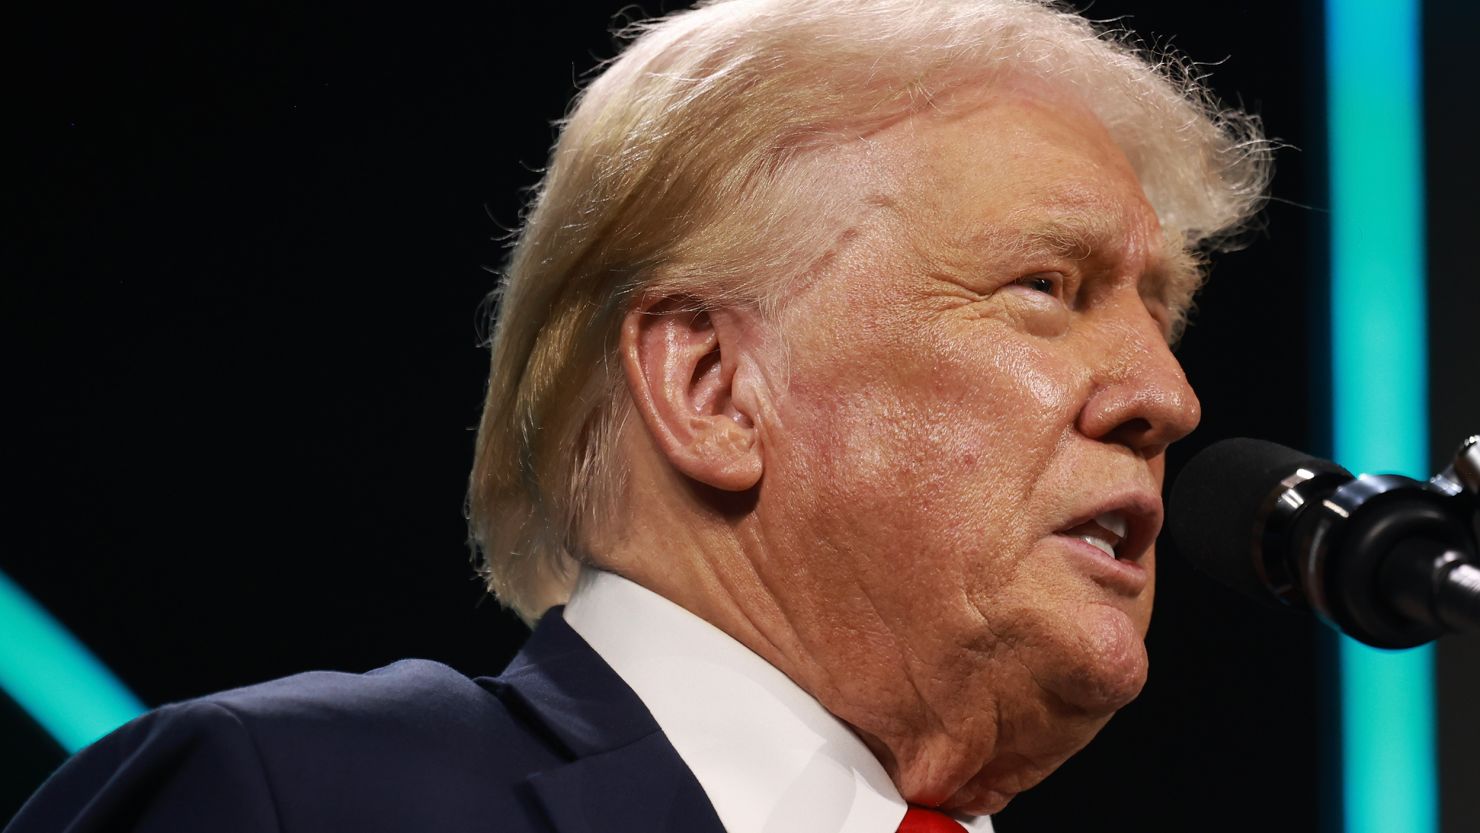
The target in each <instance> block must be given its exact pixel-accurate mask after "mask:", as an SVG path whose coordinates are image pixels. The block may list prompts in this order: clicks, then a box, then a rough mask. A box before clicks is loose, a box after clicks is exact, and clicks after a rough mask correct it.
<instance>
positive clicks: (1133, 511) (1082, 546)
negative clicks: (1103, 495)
mask: <svg viewBox="0 0 1480 833" xmlns="http://www.w3.org/2000/svg"><path fill="white" fill-rule="evenodd" d="M1106 512H1120V513H1121V514H1122V515H1124V516H1125V520H1126V533H1125V538H1124V540H1122V541H1121V542H1120V545H1119V546H1118V547H1116V553H1117V556H1118V557H1116V558H1110V557H1109V556H1107V555H1105V553H1103V552H1101V551H1100V550H1099V549H1098V548H1097V547H1095V546H1093V545H1091V544H1087V543H1085V542H1084V541H1081V540H1079V538H1078V537H1076V536H1073V535H1069V534H1067V533H1065V532H1064V530H1067V529H1073V528H1074V527H1076V526H1079V525H1080V524H1083V523H1086V522H1088V521H1092V520H1094V519H1095V518H1097V517H1099V516H1100V515H1103V514H1105V513H1106ZM1161 524H1162V505H1161V496H1160V495H1158V494H1155V493H1151V492H1143V491H1131V492H1124V493H1121V494H1117V495H1114V496H1112V497H1109V498H1107V499H1105V500H1104V501H1103V502H1102V503H1099V504H1097V505H1096V506H1095V507H1094V508H1093V509H1090V510H1088V511H1086V512H1084V513H1082V514H1080V515H1077V516H1075V517H1074V518H1071V519H1070V520H1069V521H1068V522H1067V523H1064V524H1061V525H1059V526H1058V528H1057V529H1056V530H1055V532H1054V533H1053V537H1055V538H1057V539H1059V540H1060V541H1062V542H1063V543H1064V545H1065V546H1066V547H1068V549H1069V550H1070V551H1071V552H1073V553H1075V555H1076V556H1077V557H1078V559H1079V561H1080V562H1081V563H1082V564H1083V565H1084V568H1085V571H1086V572H1088V573H1089V574H1090V575H1091V577H1092V578H1094V579H1095V580H1097V581H1099V582H1101V583H1104V584H1107V585H1111V586H1113V587H1114V588H1115V589H1117V590H1121V591H1123V592H1126V593H1130V594H1138V593H1140V592H1141V591H1142V590H1144V589H1146V584H1147V581H1148V580H1149V579H1150V575H1149V573H1148V571H1147V569H1146V565H1145V564H1143V563H1142V562H1143V561H1144V560H1145V558H1146V554H1147V553H1149V552H1150V551H1151V545H1152V544H1154V543H1155V542H1156V536H1157V533H1159V532H1161Z"/></svg>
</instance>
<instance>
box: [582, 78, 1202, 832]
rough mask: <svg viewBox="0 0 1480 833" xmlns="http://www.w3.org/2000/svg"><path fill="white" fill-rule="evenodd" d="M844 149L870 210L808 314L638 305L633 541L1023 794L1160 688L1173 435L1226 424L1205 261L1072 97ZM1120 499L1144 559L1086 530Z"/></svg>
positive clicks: (822, 687)
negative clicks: (1185, 319)
mask: <svg viewBox="0 0 1480 833" xmlns="http://www.w3.org/2000/svg"><path fill="white" fill-rule="evenodd" d="M835 163H836V164H838V167H839V177H838V179H839V181H840V182H853V183H855V184H856V185H857V186H858V187H859V189H860V193H861V194H863V195H864V198H865V199H866V201H867V203H868V204H869V205H870V206H871V208H870V209H869V210H867V211H866V212H864V213H863V214H862V215H861V216H862V217H863V219H862V220H861V221H860V222H859V223H858V224H857V226H856V227H855V228H854V229H853V230H852V232H851V233H850V234H848V235H845V236H844V237H843V238H841V240H840V244H839V246H838V248H837V249H836V250H835V251H834V252H832V253H831V254H830V256H829V257H827V258H825V259H824V260H823V261H821V262H820V265H819V267H818V268H817V269H816V270H815V271H814V273H813V274H811V275H810V276H809V278H808V279H807V280H806V281H804V282H802V283H800V284H799V285H798V286H797V287H796V288H795V289H794V290H793V291H792V293H791V294H789V295H788V296H787V297H786V299H785V304H784V307H783V312H782V314H781V316H780V318H781V320H780V321H779V322H774V324H773V323H771V322H766V321H763V320H762V319H761V318H760V317H759V316H758V315H754V314H750V313H747V312H746V311H743V310H738V311H715V312H714V313H712V314H711V316H709V317H707V318H706V317H700V318H697V319H696V318H694V317H693V316H689V317H688V318H686V319H681V318H679V317H677V316H673V315H669V316H666V317H665V316H664V315H663V314H662V313H663V308H662V307H661V306H660V305H659V306H653V307H650V308H649V309H648V310H647V315H646V316H645V317H644V318H642V319H640V320H637V321H632V320H630V319H629V325H630V326H629V329H628V331H627V332H626V333H625V334H624V341H623V349H624V351H625V353H624V361H625V362H626V368H627V372H628V376H629V382H630V384H631V387H632V388H633V392H634V401H635V403H636V409H637V412H638V413H639V414H640V415H641V416H642V422H641V427H646V429H647V430H646V431H642V430H641V427H639V428H638V429H636V430H634V432H633V436H632V437H631V438H630V439H631V441H630V442H629V443H628V447H629V450H630V452H631V454H632V455H633V459H634V460H635V463H634V469H633V488H632V499H633V501H634V505H635V506H637V507H638V511H636V512H634V517H636V518H637V519H638V520H637V521H635V522H634V523H633V524H632V526H631V528H630V529H629V530H628V531H627V532H626V534H625V535H624V536H623V538H622V541H621V543H620V544H619V545H616V546H614V547H613V548H612V556H611V564H610V566H612V567H613V568H614V569H618V570H620V571H621V572H624V573H626V574H627V575H629V576H631V577H633V578H635V579H636V580H638V581H639V582H641V583H643V584H645V585H647V586H649V587H651V588H653V589H655V590H657V591H658V592H660V593H662V594H664V595H666V596H668V597H669V598H673V599H674V600H675V601H678V602H679V603H680V604H682V605H684V606H685V607H687V608H689V609H690V610H693V611H695V612H696V613H698V614H699V615H701V616H703V617H705V618H707V619H709V620H710V621H712V622H715V623H716V624H717V625H719V626H720V627H721V628H722V629H724V630H726V631H727V632H729V633H730V634H731V635H733V636H735V637H736V638H737V639H739V640H740V641H741V642H743V643H745V644H746V645H748V646H749V647H751V648H752V649H753V650H755V651H756V652H757V653H759V654H761V655H762V656H764V657H765V658H766V659H767V660H769V661H770V662H771V663H772V664H774V665H776V666H777V667H778V668H780V669H781V670H783V671H784V672H786V673H787V674H788V675H789V676H791V677H792V679H794V680H796V681H797V682H798V683H799V684H800V685H801V686H802V687H803V688H805V689H806V690H808V691H809V692H810V693H812V694H813V695H814V696H815V697H817V698H818V700H819V701H820V702H821V703H822V704H823V705H824V706H825V707H827V708H828V709H829V710H830V711H832V712H833V713H834V714H836V715H838V716H839V717H840V718H842V719H843V720H845V721H846V722H848V723H849V724H850V725H851V726H853V727H854V729H855V730H856V731H857V732H858V734H859V735H860V736H861V737H863V738H864V740H865V741H866V742H867V743H868V744H869V745H870V747H871V748H872V749H873V750H874V752H875V753H876V754H877V755H878V756H879V758H880V760H881V761H882V762H883V763H884V765H885V767H886V768H887V769H888V771H889V772H890V775H891V777H892V778H893V779H894V781H895V783H896V784H897V785H898V787H899V788H900V792H901V793H902V794H903V795H904V796H905V797H906V798H907V799H909V800H910V801H912V802H916V803H920V804H925V805H940V806H943V807H946V808H949V809H955V810H962V811H966V812H972V813H987V812H995V811H996V810H998V809H1000V808H1001V807H1002V806H1004V805H1005V804H1006V803H1007V801H1009V800H1010V799H1011V797H1012V796H1013V795H1015V794H1016V793H1018V792H1020V791H1022V790H1023V789H1026V788H1028V787H1030V786H1032V785H1033V784H1035V783H1037V782H1038V781H1039V780H1041V779H1042V778H1043V777H1044V776H1045V775H1047V774H1048V773H1049V772H1051V771H1052V770H1053V769H1054V768H1056V767H1057V766H1059V765H1060V764H1061V763H1062V762H1063V761H1064V760H1065V759H1066V758H1067V757H1068V756H1070V755H1072V754H1073V753H1074V752H1076V751H1078V750H1079V749H1080V748H1082V747H1083V745H1084V744H1085V743H1087V742H1088V741H1089V740H1090V739H1091V738H1092V737H1093V736H1094V734H1095V733H1096V732H1097V731H1099V729H1100V728H1101V727H1102V726H1103V725H1104V723H1105V722H1106V721H1107V720H1108V719H1109V718H1110V717H1111V715H1112V714H1113V713H1114V712H1115V711H1116V710H1117V709H1119V708H1120V707H1122V706H1124V705H1125V704H1126V703H1128V702H1130V701H1131V700H1132V699H1133V698H1134V697H1135V696H1136V695H1137V694H1138V693H1139V691H1140V690H1141V687H1142V685H1143V683H1144V682H1145V678H1146V673H1147V658H1146V652H1145V648H1144V637H1145V633H1146V629H1147V626H1148V624H1149V620H1150V615H1151V602H1152V581H1151V575H1152V570H1153V555H1152V553H1151V551H1150V543H1151V539H1152V538H1154V535H1155V532H1156V530H1157V529H1158V528H1159V526H1160V523H1161V504H1160V493H1161V482H1162V466H1163V453H1164V451H1165V449H1166V446H1167V445H1168V444H1169V443H1171V442H1173V441H1174V440H1176V439H1178V438H1180V437H1182V436H1183V435H1185V434H1186V433H1188V432H1189V431H1191V430H1192V429H1193V427H1194V426H1195V425H1196V423H1197V420H1198V403H1197V400H1196V397H1195V396H1194V395H1193V393H1192V391H1191V389H1190V388H1189V387H1188V385H1187V382H1186V379H1185V377H1184V376H1183V373H1182V371H1181V368H1180V367H1179V365H1178V363H1177V362H1176V360H1175V359H1174V358H1173V356H1172V354H1171V352H1170V350H1169V348H1168V346H1167V341H1166V339H1167V333H1168V330H1169V328H1170V319H1171V316H1170V313H1169V311H1168V309H1167V307H1166V303H1167V301H1166V295H1167V290H1166V287H1167V286H1168V285H1170V284H1173V283H1175V282H1176V280H1177V277H1178V276H1177V275H1176V274H1175V273H1174V272H1172V271H1169V270H1172V269H1173V268H1174V264H1175V263H1176V262H1177V259H1176V258H1175V257H1166V256H1164V255H1165V254H1166V253H1165V252H1164V244H1163V240H1162V235H1161V230H1160V227H1159V224H1158V221H1157V217H1156V215H1155V214H1154V212H1153V211H1152V209H1151V207H1150V206H1149V205H1148V203H1147V202H1146V199H1145V197H1144V196H1143V194H1142V191H1141V188H1140V186H1139V184H1138V182H1137V179H1136V177H1135V175H1134V173H1133V172H1132V170H1131V168H1130V165H1129V163H1128V162H1127V161H1126V159H1125V158H1124V156H1123V154H1122V153H1121V152H1120V151H1119V150H1118V149H1117V148H1116V146H1115V145H1114V144H1113V143H1112V142H1111V140H1110V138H1109V136H1108V135H1107V134H1106V133H1105V131H1104V130H1103V128H1102V127H1101V126H1100V125H1099V124H1098V122H1096V121H1095V120H1094V119H1093V118H1092V117H1091V116H1089V115H1088V114H1087V113H1085V112H1083V111H1082V110H1080V109H1077V108H1075V107H1073V106H1071V105H1068V104H1066V103H1065V102H1062V101H1056V100H1054V99H1053V98H1052V97H1047V96H1043V95H1041V94H1035V93H1031V92H1027V91H1021V90H1020V91H1015V92H1011V91H1009V92H1003V93H1002V94H1000V95H996V96H994V97H992V98H990V99H988V100H987V102H986V103H985V104H984V105H982V106H979V107H976V108H973V109H970V110H969V111H967V112H964V113H957V114H954V115H950V114H941V113H930V114H926V115H920V116H916V117H912V118H910V119H907V120H905V121H903V122H900V123H898V124H895V125H892V126H890V127H888V128H886V129H883V130H881V131H879V132H877V133H875V134H873V135H872V136H870V137H868V138H867V139H866V140H862V141H860V142H858V143H856V146H855V147H852V148H851V149H847V150H843V151H839V154H838V155H837V157H836V160H835ZM839 187H844V186H842V185H840V186H839ZM675 322H677V323H675ZM778 328H779V329H778ZM778 333H784V334H785V335H784V337H783V336H780V335H778ZM783 341H784V345H785V349H784V350H783V349H782V346H781V345H782V342H783ZM706 356H707V357H709V358H708V359H707V360H706V359H704V357H706ZM696 357H697V358H696ZM716 358H717V359H718V360H717V361H716V360H715V359H716ZM655 368H656V369H655ZM665 403H666V404H665ZM693 481H697V482H698V483H699V484H703V485H702V486H701V487H700V488H698V489H694V488H685V487H684V484H685V483H690V482H693ZM747 490H748V491H747ZM726 493H733V494H742V493H744V494H748V495H749V499H748V500H745V501H739V502H738V504H736V505H722V506H718V509H717V508H716V507H717V505H719V504H724V503H725V501H723V500H718V499H716V495H719V496H721V497H722V496H723V495H724V494H726ZM1111 504H1113V505H1115V506H1117V507H1119V508H1122V509H1124V510H1125V511H1127V512H1128V513H1130V514H1132V515H1134V517H1135V520H1134V522H1133V525H1134V526H1135V527H1136V528H1137V529H1138V530H1139V532H1136V533H1132V535H1131V537H1132V539H1135V541H1137V542H1139V544H1140V545H1141V546H1138V547H1137V551H1136V552H1127V553H1124V554H1123V556H1122V558H1121V559H1120V561H1119V562H1117V561H1114V560H1111V559H1109V558H1108V556H1105V555H1103V554H1100V553H1097V552H1095V551H1094V550H1092V549H1086V546H1087V545H1085V544H1083V543H1082V542H1079V541H1077V540H1076V539H1075V538H1074V537H1073V536H1072V535H1068V534H1063V533H1064V532H1065V530H1066V529H1068V528H1069V527H1071V526H1073V525H1074V524H1075V523H1077V522H1078V521H1082V520H1084V519H1086V518H1088V517H1092V516H1093V515H1094V514H1096V512H1097V511H1100V510H1101V509H1103V508H1105V507H1106V506H1107V505H1111ZM1138 536H1139V537H1138ZM1130 543H1131V542H1128V545H1130ZM675 551H684V552H694V553H698V554H699V555H697V556H696V557H695V558H694V559H692V560H686V559H678V560H675V559H674V558H673V556H672V553H674V552H675ZM1107 565H1108V566H1107Z"/></svg>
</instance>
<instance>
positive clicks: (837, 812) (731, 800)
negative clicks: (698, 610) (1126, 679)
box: [565, 569, 992, 833]
mask: <svg viewBox="0 0 1480 833" xmlns="http://www.w3.org/2000/svg"><path fill="white" fill-rule="evenodd" d="M565 621H566V623H568V624H569V625H570V626H571V628H572V629H574V630H575V632H576V633H578V634H580V635H581V637H582V638H583V639H585V640H586V642H587V643H589V644H590V645H591V647H592V648H594V649H595V650H596V653H598V654H600V655H601V658H602V659H603V660H605V661H606V663H607V664H608V665H610V666H611V667H612V668H613V669H614V670H615V671H616V672H617V675H618V676H620V677H621V678H622V680H623V681H624V682H626V683H627V685H628V686H631V688H632V690H633V691H635V692H637V696H638V697H639V698H640V699H641V700H642V702H643V704H644V705H646V706H647V707H648V711H650V712H652V714H653V718H654V719H655V720H657V722H658V725H659V726H660V727H661V728H662V729H663V733H664V734H665V735H667V736H668V741H669V742H670V743H672V744H673V748H674V749H675V750H677V751H678V755H679V757H680V758H682V759H683V761H684V763H685V764H687V765H688V767H689V769H690V770H692V771H693V773H694V777H695V778H697V779H698V781H699V785H700V786H702V787H703V788H704V792H705V794H706V795H708V796H709V801H710V803H711V804H713V805H714V811H715V813H716V814H718V815H719V820H720V822H721V823H723V824H724V826H725V830H726V831H728V833H895V831H896V829H897V828H898V827H899V822H900V820H901V819H903V818H904V812H905V801H904V799H903V798H901V797H900V795H899V792H898V791H897V790H896V789H895V788H894V784H893V782H892V781H890V780H889V776H888V774H887V773H885V772H884V768H883V767H882V766H880V764H879V762H878V759H876V758H875V757H874V756H873V753H871V752H870V751H869V749H868V747H867V746H865V745H864V743H863V741H862V740H860V739H859V738H858V736H857V735H855V734H853V732H852V730H851V729H849V728H848V726H847V725H846V724H845V723H843V722H842V721H841V720H839V719H837V718H836V717H834V716H833V715H832V714H830V713H829V712H828V711H827V710H826V709H824V708H823V707H822V705H821V704H819V703H818V702H817V701H816V700H814V699H813V698H812V696H811V695H809V694H807V693H806V692H805V691H803V690H802V689H801V688H800V687H798V686H797V684H796V683H794V682H792V681H791V679H790V678H788V677H787V676H786V675H785V674H783V673H781V672H780V671H778V670H777V669H776V668H775V667H774V666H772V665H771V664H769V663H767V662H766V661H765V660H763V659H761V658H760V657H759V656H757V655H756V654H755V653H753V652H752V651H751V650H750V649H749V648H746V647H745V646H744V645H741V644H740V643H739V642H737V641H736V640H735V639H734V638H732V637H731V636H729V635H728V634H726V633H724V632H723V631H721V630H719V629H718V628H716V627H714V626H713V625H711V624H709V623H708V622H706V621H704V620H703V619H700V618H699V617H698V616H695V615H694V614H692V613H690V612H688V611H687V610H684V609H683V608H681V607H679V606H678V605H676V604H674V603H672V602H670V601H668V600H667V599H665V598H663V597H662V596H659V595H658V594H656V593H653V592H652V591H650V590H647V589H646V588H643V587H641V586H639V585H637V584H635V583H633V582H631V581H628V580H626V579H624V578H621V577H620V576H616V575H613V574H611V573H606V572H601V571H598V570H591V569H586V570H583V571H582V573H581V576H580V579H579V581H578V582H577V583H576V588H575V592H574V593H573V594H572V596H571V599H570V602H569V604H567V605H566V607H565ZM959 820H960V821H961V823H962V824H963V825H965V826H966V829H967V830H969V831H971V833H991V831H992V821H991V819H990V818H989V817H987V816H980V817H975V818H972V817H962V818H961V819H959Z"/></svg>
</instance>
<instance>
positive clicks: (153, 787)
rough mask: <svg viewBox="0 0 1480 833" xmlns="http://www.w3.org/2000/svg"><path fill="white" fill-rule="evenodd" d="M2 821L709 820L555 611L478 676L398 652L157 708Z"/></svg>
mask: <svg viewBox="0 0 1480 833" xmlns="http://www.w3.org/2000/svg"><path fill="white" fill-rule="evenodd" d="M716 718H717V719H723V716H719V715H717V716H716ZM6 830H7V833H43V832H44V833H56V832H57V831H68V833H91V831H122V830H127V831H139V833H163V831H171V832H172V833H173V832H174V831H193V830H201V831H213V833H248V831H251V832H252V833H267V832H268V831H281V832H282V833H293V832H294V831H337V830H344V831H356V833H379V832H380V831H387V832H388V831H426V833H435V832H436V831H446V832H447V833H454V831H521V832H522V831H540V832H541V833H551V832H554V831H558V833H600V831H643V833H658V831H673V833H723V828H722V826H721V825H720V823H719V819H718V818H717V817H716V816H715V814H714V808H713V806H712V805H711V804H710V803H709V799H708V798H707V797H706V796H705V794H704V791H703V789H702V788H701V787H700V786H699V783H698V781H696V780H695V779H694V776H693V773H691V772H690V771H689V769H688V767H687V766H685V765H684V763H683V761H682V760H681V759H680V758H679V757H678V753H677V752H675V751H674V749H673V746H672V745H671V744H670V743H669V742H668V739H667V738H666V737H665V736H664V735H663V733H662V731H661V730H660V729H659V728H658V724H657V723H656V722H655V721H654V720H653V717H652V714H651V713H649V712H648V710H647V707H645V706H644V705H643V704H642V701H640V700H638V699H637V695H636V694H634V693H633V692H632V689H630V688H628V687H627V684H626V683H624V682H622V679H621V678H620V677H618V676H617V674H616V672H614V671H613V670H612V669H611V667H610V666H608V665H607V664H606V663H605V662H604V661H602V659H601V658H600V657H599V656H597V654H596V652H595V651H593V650H592V649H591V647H590V646H589V645H587V644H586V642H585V640H583V639H581V637H580V636H578V635H577V634H576V633H575V632H574V631H572V630H571V629H570V627H569V626H568V625H566V624H565V621H564V620H563V619H562V618H561V617H560V612H559V609H556V610H554V611H552V612H551V613H549V614H547V615H546V616H545V617H544V619H543V620H541V622H540V624H539V627H538V628H536V629H535V633H534V635H533V636H532V637H530V640H529V642H528V643H527V644H526V645H525V647H524V649H523V650H522V651H521V652H520V653H519V655H518V656H517V657H516V658H515V659H514V661H513V662H512V663H511V664H510V665H509V667H508V668H507V669H505V671H504V673H503V674H501V675H499V676H498V677H496V678H478V679H469V678H467V677H465V676H463V675H461V674H459V673H457V672H456V671H453V670H452V669H450V668H448V667H446V666H444V665H440V664H438V663H434V662H427V661H423V660H405V661H402V662H398V663H396V664H394V665H391V666H388V667H386V668H382V669H379V670H377V671H372V672H370V673H368V674H339V673H330V672H314V673H309V674H299V675H297V676H293V677H288V678H286V679H282V680H276V681H274V682H270V683H264V684H262V685H256V686H251V687H249V688H243V689H237V690H235V691H227V692H224V693H221V694H215V695H211V696H209V697H204V698H201V699H199V700H191V701H187V702H184V703H177V704H174V705H170V706H165V707H163V708H161V709H158V710H156V711H153V712H151V713H149V714H147V715H145V716H144V717H141V718H139V719H138V720H135V721H133V722H131V723H129V724H128V725H126V726H124V727H123V728H121V729H119V730H118V731H116V732H114V733H113V734H111V735H109V736H108V737H106V738H104V739H102V740H100V741H98V742H97V743H96V744H94V745H92V746H90V747H88V748H87V749H86V750H84V751H82V752H81V753H79V754H78V755H77V756H76V757H74V758H73V759H72V760H70V761H68V762H67V763H66V764H65V765H63V766H62V768H61V769H59V770H58V771H57V772H56V774H54V775H53V776H52V777H51V779H50V780H48V781H47V783H46V784H45V785H44V786H43V787H42V788H41V790H40V791H39V792H38V793H37V794H36V795H35V796H33V797H32V798H31V800H30V801H29V802H28V803H27V804H26V806H25V807H24V808H22V809H21V812H20V814H19V815H18V816H16V818H15V819H14V820H13V821H12V823H11V825H10V826H9V827H7V828H6Z"/></svg>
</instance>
